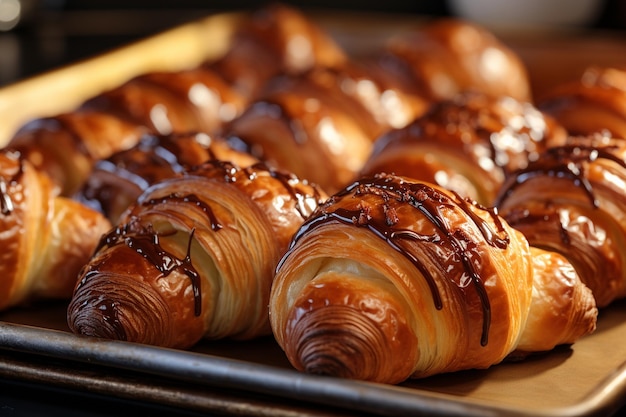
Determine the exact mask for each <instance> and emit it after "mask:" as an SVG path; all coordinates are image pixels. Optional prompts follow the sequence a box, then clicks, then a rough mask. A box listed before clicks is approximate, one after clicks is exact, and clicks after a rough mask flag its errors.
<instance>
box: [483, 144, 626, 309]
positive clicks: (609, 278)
mask: <svg viewBox="0 0 626 417" xmlns="http://www.w3.org/2000/svg"><path fill="white" fill-rule="evenodd" d="M624 184H626V143H624V141H623V140H621V139H613V138H610V137H607V136H602V135H595V136H590V137H572V138H570V139H569V141H568V143H567V144H566V145H563V146H559V147H555V148H551V149H548V150H547V151H546V152H544V153H543V154H542V155H541V156H540V157H539V158H538V159H537V160H536V161H534V162H532V163H531V164H529V166H528V167H527V168H526V169H523V170H520V171H519V172H517V173H516V174H515V175H513V176H511V177H510V178H509V179H508V180H507V182H506V183H505V184H504V186H503V187H502V190H501V192H500V196H499V197H498V200H497V202H496V204H497V206H498V208H499V211H500V213H501V215H502V216H503V217H505V218H506V219H507V220H508V222H509V223H510V224H511V225H512V226H513V227H515V228H516V229H518V230H520V231H521V232H522V233H524V235H525V236H526V238H527V239H528V241H529V242H530V244H531V245H533V246H537V247H543V248H549V249H550V250H553V251H556V252H559V253H561V254H563V256H565V257H566V258H567V259H568V260H569V261H570V262H571V263H572V265H574V267H575V269H576V271H577V272H578V275H579V276H580V278H581V280H582V281H583V282H584V283H585V284H586V285H587V286H588V287H589V288H591V290H592V292H593V294H594V297H595V299H596V302H597V304H598V306H599V307H604V306H607V305H608V304H610V303H611V302H612V301H614V300H616V299H620V298H623V297H624V296H626V252H625V251H624V242H625V239H626V220H625V219H624V213H625V212H626V198H625V196H624Z"/></svg>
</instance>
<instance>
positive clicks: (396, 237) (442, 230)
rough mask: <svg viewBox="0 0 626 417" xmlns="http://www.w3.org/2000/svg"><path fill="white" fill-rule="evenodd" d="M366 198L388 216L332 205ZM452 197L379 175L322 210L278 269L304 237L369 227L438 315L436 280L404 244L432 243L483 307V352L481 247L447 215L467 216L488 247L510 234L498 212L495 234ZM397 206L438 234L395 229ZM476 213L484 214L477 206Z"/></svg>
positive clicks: (486, 313) (486, 311) (486, 316)
mask: <svg viewBox="0 0 626 417" xmlns="http://www.w3.org/2000/svg"><path fill="white" fill-rule="evenodd" d="M366 195H375V196H378V197H379V198H380V200H382V202H381V206H382V207H383V210H384V216H382V217H383V218H380V216H372V215H371V213H370V211H371V209H370V207H369V206H367V205H366V204H357V205H356V208H354V209H347V208H341V207H335V206H334V204H335V203H336V202H337V201H338V200H340V199H342V198H346V197H351V198H361V197H365V196H366ZM454 197H455V198H451V197H449V196H448V195H446V194H443V193H442V192H440V191H438V190H436V189H434V188H432V187H430V186H429V185H427V184H423V183H409V182H406V181H404V180H402V179H400V178H398V177H395V176H391V175H377V176H375V177H373V178H366V179H361V180H359V181H357V182H355V183H353V184H352V185H350V186H348V187H347V188H345V189H344V190H343V191H342V192H340V193H338V194H336V195H335V196H333V197H331V199H330V200H328V201H327V202H326V204H324V205H323V206H321V207H320V209H318V210H317V211H316V212H315V213H314V214H313V215H312V216H311V217H310V218H309V219H308V220H307V221H306V222H305V223H304V224H303V226H302V227H301V228H300V230H299V231H298V232H297V233H296V235H295V236H294V238H293V240H292V243H291V247H290V249H289V251H288V252H287V253H286V254H285V256H284V257H283V259H282V260H281V262H280V263H279V265H278V269H280V267H281V266H282V264H283V263H284V261H285V259H286V258H287V257H288V256H289V253H290V252H291V251H292V250H293V248H294V247H295V245H296V243H297V242H298V241H299V240H300V239H302V237H303V236H305V235H306V234H307V233H309V232H310V231H311V230H313V229H315V228H316V227H318V226H320V225H323V224H326V223H329V222H333V221H337V222H340V223H343V224H350V225H355V226H357V227H365V228H367V229H368V230H370V231H371V232H373V233H374V234H375V235H376V236H378V237H379V238H381V239H383V240H384V241H386V242H387V243H388V244H389V245H390V246H391V247H392V248H393V249H395V250H396V251H398V252H400V253H401V254H402V255H404V256H405V257H406V258H407V259H409V260H410V261H411V262H412V263H413V265H415V267H416V268H417V269H419V271H420V272H421V273H422V275H423V276H424V277H425V279H426V280H427V283H428V286H429V288H430V291H431V293H432V297H433V302H434V305H435V307H436V308H437V309H439V310H440V309H442V308H443V303H442V299H441V296H440V294H439V291H438V289H437V285H436V280H435V277H434V276H433V274H432V272H431V271H430V270H429V269H428V268H427V267H426V266H425V265H424V264H423V263H422V262H421V261H420V260H419V259H418V258H417V257H416V256H415V255H414V254H413V253H412V251H411V249H409V248H408V247H407V246H406V243H405V242H407V241H419V242H424V243H432V244H435V245H437V246H439V247H441V246H443V247H446V248H447V249H448V250H449V251H450V252H452V253H453V254H454V258H455V259H457V260H458V261H459V262H460V263H461V264H462V266H463V269H464V271H465V272H464V274H463V275H462V276H461V277H460V279H459V282H455V284H456V285H457V286H458V287H459V288H460V289H461V290H464V289H465V288H466V287H468V286H469V285H471V286H473V287H474V289H475V290H476V292H477V294H478V297H479V299H480V302H481V304H482V309H483V328H482V329H483V330H482V336H481V345H483V346H485V345H486V344H487V343H488V333H489V327H490V324H491V307H490V302H489V298H488V295H487V292H486V289H485V286H484V282H483V280H482V278H481V276H480V273H479V271H478V270H477V267H476V264H477V262H476V257H478V256H480V254H479V253H478V246H477V244H476V242H475V241H473V240H472V238H470V237H469V236H468V235H467V234H466V233H465V232H464V231H463V230H461V229H458V228H456V229H455V228H451V227H450V226H449V225H448V222H447V221H446V216H445V213H444V212H443V209H445V208H450V209H454V208H460V209H461V210H463V211H464V212H465V213H466V214H467V215H468V217H469V218H470V219H471V220H472V222H473V223H474V224H475V225H476V226H477V227H478V229H479V230H480V231H481V233H482V235H483V237H484V239H485V241H486V242H487V243H488V244H489V245H492V246H494V247H497V248H500V249H505V248H506V247H507V245H508V243H509V236H508V234H506V231H505V230H504V228H503V225H502V223H501V222H500V221H499V219H498V217H497V215H496V213H495V210H488V212H489V213H490V216H491V217H492V218H493V219H494V223H495V226H496V228H497V230H492V227H491V226H490V225H489V224H488V223H487V222H486V221H485V220H483V219H481V218H480V217H479V216H477V215H476V214H475V213H474V211H473V209H472V207H470V205H471V204H473V203H470V202H468V201H466V200H463V199H461V198H460V197H459V196H458V195H454ZM398 204H409V205H410V206H411V207H413V208H414V209H416V210H418V211H419V212H420V213H421V214H422V215H423V216H424V217H425V218H426V219H427V220H428V221H429V222H430V223H432V224H433V225H434V226H435V230H436V232H435V233H434V234H431V235H428V234H421V233H419V232H418V231H414V230H409V229H402V228H399V227H397V224H398V223H399V222H400V219H398V217H397V216H398V213H397V211H396V210H395V208H394V206H397V205H398ZM474 207H475V208H479V209H480V208H481V207H479V206H477V205H475V206H474ZM502 235H504V236H502Z"/></svg>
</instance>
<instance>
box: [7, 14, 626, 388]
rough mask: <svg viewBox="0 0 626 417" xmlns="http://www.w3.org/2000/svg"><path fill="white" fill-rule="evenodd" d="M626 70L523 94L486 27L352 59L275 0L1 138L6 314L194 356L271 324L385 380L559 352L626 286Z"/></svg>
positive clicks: (457, 24) (511, 57)
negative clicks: (203, 49)
mask: <svg viewBox="0 0 626 417" xmlns="http://www.w3.org/2000/svg"><path fill="white" fill-rule="evenodd" d="M625 139H626V69H623V68H600V67H593V68H589V69H588V70H586V71H585V72H584V74H581V77H580V80H579V81H577V82H571V83H567V84H565V83H564V84H563V85H559V86H555V88H554V90H553V91H545V92H542V94H541V97H532V94H531V87H530V81H529V76H528V72H527V70H526V67H525V66H524V63H523V62H522V60H521V58H520V57H519V56H517V55H516V54H515V53H514V52H513V51H512V50H511V49H509V48H508V47H507V46H506V45H504V44H503V43H502V41H500V40H499V39H497V38H496V37H495V36H494V34H492V33H490V32H489V31H487V30H486V29H485V28H482V27H479V26H476V25H474V24H472V23H469V22H466V21H461V20H457V19H453V18H439V19H436V20H433V21H429V22H425V23H424V24H420V25H419V26H417V27H416V28H415V30H413V31H408V32H402V33H401V34H398V35H397V36H393V37H391V38H390V39H389V41H388V42H387V43H386V44H385V45H384V46H383V47H381V48H380V49H379V50H375V51H372V53H371V54H367V55H366V56H365V55H363V56H358V57H356V56H350V55H349V54H348V53H347V52H346V51H344V50H343V49H342V47H340V46H339V44H338V43H337V42H335V40H334V39H333V38H332V37H331V36H330V35H329V34H328V33H326V32H325V31H324V30H322V28H321V26H318V25H317V23H315V21H314V20H313V19H312V18H310V17H308V16H307V15H306V14H305V13H303V12H302V11H300V10H297V9H294V8H293V7H291V6H286V5H282V4H272V5H267V6H265V7H263V8H261V9H259V10H256V11H255V12H251V13H250V14H249V15H247V17H246V19H245V20H244V21H243V22H242V23H241V24H240V26H238V27H237V28H236V30H235V33H234V34H233V37H232V41H231V44H230V47H229V48H228V50H227V52H226V53H225V54H224V55H223V56H221V57H219V58H218V59H214V60H211V61H210V62H203V63H202V64H201V65H199V66H197V67H194V68H190V69H187V70H184V71H175V72H154V73H148V74H143V75H140V76H137V77H135V78H132V79H130V80H128V81H127V82H126V83H124V84H122V85H120V86H118V87H116V88H114V89H111V90H107V91H105V92H102V93H101V94H99V95H97V96H95V97H92V98H90V99H88V100H86V101H85V102H84V103H82V104H81V105H80V106H79V107H78V108H76V109H75V110H73V111H70V112H67V113H63V114H58V115H55V116H49V117H44V118H39V119H36V120H32V121H30V122H28V123H26V124H25V125H23V126H22V127H21V128H20V129H19V130H18V131H17V132H16V133H15V135H14V136H13V137H12V138H11V139H10V141H9V142H8V143H7V144H6V146H5V147H4V148H3V149H2V151H1V154H0V209H1V213H0V222H1V228H2V229H1V232H0V233H1V235H0V245H1V247H2V254H1V255H0V272H1V275H2V280H1V282H0V307H1V308H2V309H5V310H6V309H9V308H13V307H17V306H24V305H26V304H28V303H32V302H36V301H39V300H45V299H61V300H66V301H67V306H68V308H67V323H68V325H69V328H70V329H71V331H72V332H74V333H76V334H79V335H85V336H92V337H99V338H108V339H116V340H123V341H127V342H135V343H143V344H151V345H156V346H163V347H168V348H178V349H189V348H192V347H193V346H194V345H196V344H197V343H199V342H200V341H201V340H217V339H235V340H241V343H248V342H247V341H250V340H254V339H255V338H259V337H268V336H269V337H272V336H273V337H274V338H275V340H276V342H277V343H278V345H279V346H280V348H281V349H282V350H283V351H284V352H285V354H286V357H287V359H288V360H289V362H290V363H291V364H292V365H293V367H294V368H296V369H297V370H299V371H303V372H307V373H310V374H319V375H330V376H337V377H344V378H352V379H359V380H367V381H374V382H381V383H389V384H397V383H401V382H403V381H405V380H408V379H410V378H423V377H427V376H431V375H435V374H441V373H447V372H455V371H459V370H467V369H484V368H488V367H490V366H492V365H495V364H498V363H501V362H503V361H512V360H523V359H524V358H526V357H527V356H528V355H531V354H536V353H540V352H547V351H551V350H552V349H554V348H555V347H556V346H561V345H570V344H573V343H574V342H576V341H577V340H578V339H580V338H582V337H584V336H587V335H589V334H591V333H593V331H594V330H595V328H596V322H597V318H598V314H599V312H600V313H601V311H602V309H603V308H605V307H606V306H608V305H609V304H611V303H612V302H614V301H616V300H619V299H622V298H624V297H625V296H626V250H624V248H626V192H625V189H626V141H625Z"/></svg>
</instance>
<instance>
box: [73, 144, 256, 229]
mask: <svg viewBox="0 0 626 417" xmlns="http://www.w3.org/2000/svg"><path fill="white" fill-rule="evenodd" d="M211 159H219V160H222V161H230V162H232V163H234V164H235V165H237V166H240V167H246V166H250V165H252V164H254V163H256V162H258V160H257V159H256V158H254V157H252V156H251V155H248V154H246V153H242V152H238V151H235V150H233V149H231V148H230V147H229V146H228V145H227V144H226V143H225V142H224V141H223V140H220V139H218V138H213V137H211V136H209V135H208V134H205V133H189V134H179V135H145V136H144V137H142V138H141V139H140V141H139V143H137V145H135V146H133V147H132V148H130V149H127V150H123V151H120V152H116V153H115V154H113V155H111V156H110V157H109V158H106V159H103V160H101V161H98V162H97V163H96V164H95V166H94V168H93V171H92V173H91V175H89V178H87V181H86V182H85V184H84V185H83V187H81V189H80V190H79V192H78V193H77V194H76V195H75V196H74V198H75V199H76V200H78V201H80V202H82V203H84V204H86V205H87V206H89V207H92V208H94V209H96V210H99V211H101V212H102V213H104V214H105V215H106V216H107V218H108V219H109V220H111V222H113V223H117V221H118V219H119V218H120V216H121V215H122V213H123V212H124V211H125V210H126V209H127V208H128V206H130V205H131V204H132V203H134V202H135V201H136V200H137V198H138V197H139V196H140V195H141V193H142V192H143V191H144V190H145V189H146V188H148V186H150V185H152V184H154V183H156V182H159V181H162V180H165V179H167V178H171V177H174V176H176V175H178V174H181V173H184V172H185V171H186V170H189V169H191V168H192V167H193V166H195V165H200V164H202V163H204V162H206V161H208V160H211Z"/></svg>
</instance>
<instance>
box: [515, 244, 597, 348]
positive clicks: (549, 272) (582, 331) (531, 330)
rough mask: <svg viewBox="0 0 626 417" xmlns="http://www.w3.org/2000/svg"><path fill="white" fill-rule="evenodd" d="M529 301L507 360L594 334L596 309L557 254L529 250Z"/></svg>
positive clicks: (569, 265) (568, 263)
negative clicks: (522, 330) (531, 289)
mask: <svg viewBox="0 0 626 417" xmlns="http://www.w3.org/2000/svg"><path fill="white" fill-rule="evenodd" d="M530 251H531V258H532V262H533V270H534V275H533V276H534V279H533V301H532V304H531V307H530V311H529V313H528V319H527V321H526V326H525V327H524V332H523V333H522V336H521V338H520V340H519V343H518V344H517V347H516V348H515V352H513V353H512V354H511V355H509V357H517V358H519V357H520V356H523V355H524V354H525V353H528V352H539V351H549V350H551V349H553V348H555V347H556V346H558V345H563V344H572V343H574V342H576V341H577V340H578V339H580V338H581V337H583V336H585V335H588V334H591V333H593V332H594V331H595V328H596V321H597V317H598V309H597V307H596V302H595V299H594V298H593V294H592V292H591V290H590V289H589V287H587V286H586V285H584V284H582V282H581V281H580V277H579V276H578V274H577V273H576V270H575V269H574V267H573V266H572V264H571V263H570V262H569V261H568V260H567V259H566V258H565V257H564V256H562V255H561V254H558V253H556V252H552V251H546V250H543V249H539V248H536V247H531V248H530Z"/></svg>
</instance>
